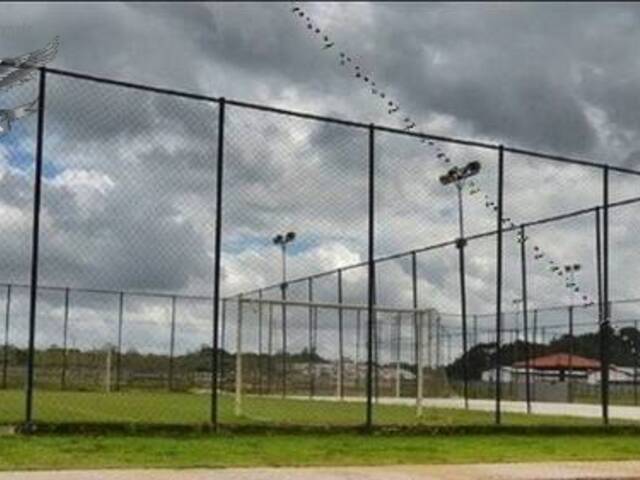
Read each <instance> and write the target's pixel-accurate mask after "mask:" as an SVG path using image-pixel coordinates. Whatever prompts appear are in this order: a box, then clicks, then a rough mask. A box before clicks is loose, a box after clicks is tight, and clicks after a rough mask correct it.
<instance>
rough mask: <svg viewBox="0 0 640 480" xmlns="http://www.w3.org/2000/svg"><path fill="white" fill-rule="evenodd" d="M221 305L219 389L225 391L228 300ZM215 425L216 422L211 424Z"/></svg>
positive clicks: (224, 300)
mask: <svg viewBox="0 0 640 480" xmlns="http://www.w3.org/2000/svg"><path fill="white" fill-rule="evenodd" d="M221 303H222V305H221V306H222V314H221V316H222V318H221V319H220V322H221V323H222V325H221V327H220V337H221V338H220V339H219V341H218V345H219V347H220V348H218V352H217V357H218V368H217V371H218V389H223V388H224V375H225V372H226V370H225V367H224V355H225V347H226V338H227V299H226V298H223V299H221ZM211 423H214V422H211Z"/></svg>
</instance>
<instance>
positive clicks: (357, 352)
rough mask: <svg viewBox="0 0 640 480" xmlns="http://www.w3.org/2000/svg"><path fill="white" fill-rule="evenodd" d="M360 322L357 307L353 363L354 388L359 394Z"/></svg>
mask: <svg viewBox="0 0 640 480" xmlns="http://www.w3.org/2000/svg"><path fill="white" fill-rule="evenodd" d="M360 323H361V319H360V309H358V310H356V361H355V365H354V367H355V370H356V372H355V374H356V390H357V391H358V395H360V392H359V390H360V339H361V337H362V331H361V326H360Z"/></svg>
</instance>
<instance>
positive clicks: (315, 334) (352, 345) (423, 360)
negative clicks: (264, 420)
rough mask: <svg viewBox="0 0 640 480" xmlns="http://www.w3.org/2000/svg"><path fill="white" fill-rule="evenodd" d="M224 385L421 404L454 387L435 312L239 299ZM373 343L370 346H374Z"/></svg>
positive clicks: (226, 315)
mask: <svg viewBox="0 0 640 480" xmlns="http://www.w3.org/2000/svg"><path fill="white" fill-rule="evenodd" d="M221 328H222V337H221V338H222V341H221V350H222V351H221V361H220V362H219V364H220V369H221V371H220V372H219V374H220V379H221V381H220V384H221V385H222V389H223V390H224V391H226V392H228V393H229V394H232V395H233V397H234V404H235V407H234V408H235V412H236V414H242V413H243V398H244V397H247V396H265V397H271V398H287V399H297V400H303V399H309V400H337V401H364V400H365V399H366V396H367V391H368V385H369V384H370V385H371V391H372V395H373V397H374V399H375V401H376V402H385V403H390V404H393V403H398V404H405V405H406V404H410V405H415V406H416V408H417V409H418V412H420V409H421V407H422V403H421V401H422V399H423V398H424V397H425V396H427V395H428V396H441V395H442V394H443V391H444V390H446V389H447V388H448V382H447V379H446V374H445V371H444V368H443V367H444V362H443V353H444V349H443V348H442V345H443V342H442V337H443V327H442V325H441V321H440V316H439V314H438V312H437V311H436V310H434V309H406V308H396V307H389V306H381V305H377V306H375V307H374V308H373V314H372V315H371V319H370V315H369V309H368V306H367V305H355V304H346V303H321V302H304V301H283V300H273V299H268V300H267V299H256V298H243V297H238V298H234V299H226V300H225V301H224V304H223V318H222V325H221ZM370 344H371V348H369V345H370Z"/></svg>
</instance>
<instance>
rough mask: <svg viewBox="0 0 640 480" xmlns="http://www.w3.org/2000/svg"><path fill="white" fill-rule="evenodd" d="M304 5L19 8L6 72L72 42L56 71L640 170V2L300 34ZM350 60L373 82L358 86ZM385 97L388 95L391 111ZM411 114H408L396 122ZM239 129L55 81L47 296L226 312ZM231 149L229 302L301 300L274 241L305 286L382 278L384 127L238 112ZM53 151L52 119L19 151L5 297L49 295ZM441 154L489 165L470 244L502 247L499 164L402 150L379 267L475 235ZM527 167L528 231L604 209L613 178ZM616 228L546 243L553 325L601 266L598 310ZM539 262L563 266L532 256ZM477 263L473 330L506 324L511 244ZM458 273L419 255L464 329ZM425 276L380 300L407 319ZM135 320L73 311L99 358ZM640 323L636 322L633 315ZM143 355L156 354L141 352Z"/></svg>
mask: <svg viewBox="0 0 640 480" xmlns="http://www.w3.org/2000/svg"><path fill="white" fill-rule="evenodd" d="M292 7H293V4H289V3H280V4H279V3H265V4H251V3H243V4H233V3H224V4H198V3H193V4H184V3H180V4H147V3H145V4H117V3H109V4H97V5H94V4H87V5H84V6H83V5H81V4H77V3H74V4H68V5H67V4H55V5H54V4H4V5H3V15H2V19H1V20H0V56H2V57H3V58H6V57H14V56H17V55H20V54H24V53H26V52H30V51H33V50H36V49H38V48H42V47H43V46H44V45H45V44H46V43H47V42H49V41H50V40H51V39H52V38H53V37H54V36H56V35H58V36H59V37H60V43H61V45H60V48H59V52H58V55H57V56H56V58H55V59H54V60H53V62H52V63H51V66H54V67H57V68H61V69H70V70H76V71H81V72H86V73H90V74H93V75H98V76H108V77H113V78H117V79H122V80H128V81H132V82H140V83H149V84H153V85H157V86H164V87H169V88H176V89H184V90H189V91H194V92H198V93H203V94H208V95H212V96H225V97H227V98H232V99H238V100H245V101H250V102H258V103H266V104H270V105H274V106H279V107H284V108H291V109H295V110H304V111H312V112H316V113H319V114H328V115H334V116H338V117H345V118H349V119H354V120H360V121H363V122H366V123H369V122H375V123H378V124H384V125H389V126H394V127H399V128H402V127H403V126H406V124H407V122H405V121H404V119H405V118H410V119H411V122H415V124H416V127H415V128H414V130H416V131H422V132H427V133H437V134H443V135H450V136H456V137H465V138H476V139H479V140H484V141H490V142H495V143H504V144H508V145H513V146H520V147H524V148H529V149H536V150H542V151H546V152H556V153H561V154H567V155H574V156H581V157H585V158H590V159H593V160H595V161H600V162H606V163H610V164H612V165H621V166H626V167H629V168H635V169H638V170H640V130H639V129H638V127H639V122H640V120H639V118H640V117H639V116H638V114H637V112H638V110H639V107H640V105H639V102H640V100H639V99H640V95H639V94H640V91H639V89H640V87H638V85H640V83H639V82H638V81H637V78H638V76H639V75H640V60H639V59H638V58H637V56H636V55H635V53H636V52H635V50H636V48H637V47H636V46H637V44H638V40H640V38H639V37H640V33H639V32H638V30H637V28H636V27H637V25H638V20H639V19H640V9H638V7H636V6H635V5H634V4H610V3H607V4H601V5H597V4H566V5H563V4H524V3H520V4H446V3H438V4H413V3H412V4H402V3H398V2H393V3H375V4H368V3H353V4H346V5H345V4H338V3H335V4H334V3H317V4H315V3H310V4H304V5H302V6H301V7H302V9H303V16H302V17H301V16H299V15H298V12H292V11H291V9H292ZM309 23H311V24H312V27H311V28H309V27H308V24H309ZM316 29H318V30H320V32H319V33H315V30H316ZM324 35H327V36H328V37H329V41H330V42H331V44H332V46H331V47H330V48H325V47H326V44H327V41H326V40H324V39H323V37H324ZM340 53H344V54H345V56H344V57H341V56H340ZM347 57H349V58H350V59H351V62H350V63H347V64H345V65H344V66H343V65H341V64H340V59H341V58H347ZM354 65H358V66H359V67H360V71H361V72H363V73H362V75H361V77H360V78H356V76H355V70H354ZM365 76H366V77H368V78H369V79H371V81H372V80H373V79H375V82H376V87H375V89H376V90H377V91H378V93H376V94H375V95H374V94H373V92H372V89H371V86H370V83H367V84H365V83H364V81H363V78H364V77H365ZM35 88H36V84H35V82H32V83H30V84H27V85H25V86H23V87H20V88H15V89H11V90H7V91H3V92H0V104H1V105H2V108H7V107H11V106H15V105H16V104H19V103H21V102H23V101H28V100H30V99H33V98H34V95H35V94H36V93H35V92H36V90H35ZM380 92H384V94H385V99H381V98H380ZM389 101H393V102H394V105H399V106H400V111H398V112H394V113H391V114H389V113H388V109H389V105H388V102H389ZM217 115H218V112H217V106H216V105H213V104H207V103H203V102H195V101H187V100H183V99H177V98H171V97H166V96H160V95H155V94H149V93H140V92H136V91H129V90H125V89H121V88H114V87H108V86H100V85H96V84H92V83H90V82H84V81H78V80H71V79H67V78H62V77H56V76H50V77H49V79H48V90H47V114H46V134H45V139H46V147H45V160H46V170H45V173H46V180H45V185H44V192H43V217H42V218H43V225H42V243H41V254H42V264H41V281H42V283H44V284H47V285H60V286H71V287H84V288H98V289H100V288H103V289H113V290H135V291H161V292H168V293H192V294H197V295H205V296H208V295H210V292H211V282H212V252H213V249H214V245H213V222H214V217H215V210H214V209H213V206H214V202H215V156H216V136H217V122H216V118H217ZM225 128H226V136H225V149H226V165H225V176H224V187H223V188H224V233H223V253H224V256H223V289H224V292H225V293H226V294H230V293H237V292H240V291H243V290H246V289H253V288H258V287H262V286H265V285H269V284H273V283H275V282H277V281H279V275H280V270H279V256H278V255H279V254H278V251H277V250H276V249H275V248H274V247H273V246H272V245H271V244H270V239H271V237H272V236H273V235H274V234H275V233H279V232H282V231H287V230H289V229H295V230H296V231H297V232H298V240H297V241H296V242H295V244H294V246H293V247H292V249H291V256H290V261H289V272H290V274H291V275H292V276H294V277H298V276H304V275H308V274H313V273H318V272H322V271H325V270H329V269H334V268H337V267H341V266H346V265H349V264H353V263H357V262H360V261H362V260H364V259H365V258H366V252H367V243H366V239H367V230H366V227H367V217H366V213H367V197H366V194H367V178H366V172H367V142H368V139H367V134H366V131H365V130H362V129H354V128H347V127H342V126H337V125H329V124H322V123H318V122H311V121H303V120H300V119H295V118H289V117H282V116H278V115H274V114H268V113H259V112H255V111H250V110H243V109H239V108H237V107H229V108H228V111H227V121H226V125H225ZM34 132H35V118H33V117H31V118H28V119H26V120H24V121H23V122H20V123H19V124H17V125H15V126H14V128H13V130H12V131H11V132H10V134H8V135H5V136H3V137H2V138H1V140H2V144H1V145H0V153H2V160H1V166H2V179H1V180H0V202H1V203H0V206H1V209H2V214H1V215H0V217H1V218H0V224H1V225H2V231H3V239H2V241H1V245H2V250H3V254H2V255H1V257H0V267H1V268H2V270H3V271H4V272H5V273H4V274H3V277H4V281H6V282H26V281H28V278H29V277H28V272H29V252H30V237H29V229H30V225H31V217H30V208H31V204H32V203H31V202H32V196H31V195H32V175H33V169H32V159H33V141H34ZM437 148H440V149H441V150H436V149H437ZM437 151H442V152H444V153H445V155H446V156H447V158H450V159H451V160H452V162H453V164H456V163H463V162H467V161H469V160H479V161H481V162H482V164H483V171H482V173H481V175H480V176H479V177H478V178H477V179H476V182H477V183H476V185H477V186H478V187H479V188H480V191H479V192H476V193H472V192H473V191H474V188H473V187H474V186H473V185H472V186H469V185H468V186H467V187H468V188H466V189H465V205H466V219H467V220H466V226H467V232H468V233H478V232H481V231H486V230H491V229H493V228H494V227H495V219H494V215H493V212H492V210H491V208H487V207H486V206H485V202H486V201H487V200H486V198H490V199H491V200H495V191H496V187H495V172H496V168H495V167H496V154H495V152H492V151H482V150H479V149H472V148H466V147H465V148H462V147H459V146H447V145H444V144H442V145H437V146H434V147H430V146H428V145H425V144H423V143H421V142H420V141H419V140H417V139H412V138H407V137H400V136H396V135H391V134H382V133H381V134H378V135H377V136H376V154H377V156H376V158H377V166H376V168H377V192H376V207H377V221H376V229H377V244H376V254H377V255H378V256H382V255H386V254H392V253H397V252H402V251H407V250H411V249H416V248H420V247H423V246H426V245H430V244H434V243H438V242H442V241H446V240H451V239H452V238H454V237H455V236H456V235H457V230H456V229H457V224H456V210H455V206H456V203H455V193H454V191H452V190H445V189H443V188H442V187H441V186H440V185H439V184H438V182H437V178H438V176H439V175H440V174H441V173H442V171H443V169H444V168H445V165H444V164H443V163H442V162H441V161H440V159H438V158H437V156H436V152H437ZM506 170H507V171H506V174H505V176H506V178H505V181H506V186H505V188H506V205H505V216H508V217H509V218H510V219H511V220H512V221H513V222H515V223H519V222H522V221H529V220H533V219H536V218H542V217H546V216H550V215H556V214H560V213H563V212H567V211H571V210H576V209H579V208H587V207H593V206H595V205H597V204H598V203H599V202H600V201H601V174H600V172H599V171H598V170H594V169H588V168H578V167H568V166H564V165H559V164H556V163H553V162H548V161H542V160H534V159H531V158H523V157H516V156H510V157H509V156H508V157H507V169H506ZM612 181H613V185H612V197H613V199H614V200H620V199H624V198H630V197H633V196H637V195H638V192H640V188H638V187H639V186H640V181H639V179H638V178H637V177H636V178H631V177H626V176H623V175H614V176H613V178H612ZM485 195H486V197H485ZM638 213H640V210H639V209H638V207H637V206H634V207H624V208H620V209H617V210H616V211H615V212H614V213H612V247H614V249H613V252H612V258H611V261H612V272H613V277H612V295H611V296H612V298H629V297H633V296H640V295H638V291H637V288H636V286H635V285H634V284H633V283H632V282H631V281H630V280H629V279H630V278H634V276H635V278H638V275H640V265H639V262H638V260H637V255H634V249H635V248H636V247H635V238H637V230H638V228H639V227H638V224H637V222H636V223H634V221H633V219H634V218H637V214H638ZM594 228H595V226H594V218H593V215H586V216H583V217H580V218H577V219H573V220H568V221H564V222H559V223H557V224H554V225H551V226H545V227H539V228H533V229H531V231H530V232H529V235H530V237H531V238H530V242H529V248H528V253H527V255H528V258H529V260H530V295H531V302H532V304H533V305H535V306H539V307H543V306H546V305H555V304H558V303H566V302H569V301H572V300H575V299H577V298H579V296H578V297H572V296H571V294H570V293H569V292H568V291H567V289H566V288H564V286H563V285H564V283H565V280H564V279H563V278H559V277H558V276H557V275H555V274H553V273H552V272H550V271H549V265H548V264H547V263H545V262H546V261H547V260H548V259H554V261H556V262H557V263H558V264H563V263H568V262H571V263H573V262H580V263H581V264H582V265H583V267H584V268H583V270H582V272H581V273H580V275H579V282H580V288H581V294H585V293H586V294H588V295H589V298H595V295H596V286H595V259H594V256H595V253H594V248H595V237H594V233H593V232H594ZM534 245H537V246H539V247H540V248H541V250H542V251H544V252H545V257H544V258H543V259H538V260H536V259H534V255H535V253H536V252H534V250H533V246H534ZM518 248H519V246H518V244H517V243H516V242H515V241H514V240H513V235H509V236H508V239H507V242H506V247H505V249H506V267H505V268H506V271H505V305H506V306H510V304H511V302H512V300H513V299H515V298H517V297H519V296H520V284H519V282H520V278H519V272H520V270H519V263H518V262H519V250H518ZM467 255H468V259H467V264H468V280H467V283H468V289H469V304H470V305H469V308H470V311H471V312H478V313H484V312H491V310H492V309H493V308H494V306H493V305H492V302H493V301H494V299H495V244H494V243H493V240H492V239H485V240H482V241H477V242H472V243H470V245H469V247H468V251H467ZM457 258H458V257H457V251H456V250H455V248H453V247H448V248H446V249H439V250H436V251H432V252H427V253H425V254H421V255H419V256H418V259H417V263H418V270H419V271H418V276H419V295H420V299H421V305H423V306H433V307H435V308H437V309H439V310H440V311H443V312H453V313H455V312H457V310H458V277H457V275H458V272H457ZM622 272H623V273H622ZM410 279H411V264H410V259H408V258H404V259H401V260H398V261H394V262H388V263H386V264H383V265H381V266H380V267H379V278H378V297H379V301H380V302H382V303H385V304H393V305H397V306H405V307H409V306H410V305H411V283H410ZM365 280H366V274H365V271H364V270H363V269H356V270H351V271H348V272H345V273H344V278H343V281H344V285H345V287H344V288H345V298H346V299H348V301H350V302H352V303H362V302H364V299H365V298H366V297H365V296H364V295H365V292H366V290H365V288H366V281H365ZM275 293H276V294H277V292H275ZM307 293H308V286H307V285H306V284H305V285H299V286H292V287H291V292H290V294H291V295H292V296H296V297H298V298H306V295H307ZM314 294H315V298H316V299H320V300H324V301H335V299H336V298H335V297H336V277H335V276H332V277H327V278H324V279H322V280H318V281H317V282H316V284H315V285H314ZM61 298H62V297H61V294H60V293H58V294H50V295H48V296H46V298H44V297H43V301H42V304H43V308H42V309H41V312H43V313H41V316H42V317H43V320H42V324H43V325H46V326H48V327H49V328H50V330H49V331H50V332H52V333H51V334H50V335H51V337H50V336H49V334H47V335H45V336H44V338H43V339H42V341H43V342H46V343H54V342H55V341H56V340H55V339H54V338H53V337H54V336H55V333H54V332H56V331H58V328H57V326H58V325H59V322H60V319H61V316H62V300H61ZM131 298H132V299H131V300H129V301H128V302H127V305H126V309H125V310H126V312H127V317H128V318H129V319H130V321H129V325H134V324H135V325H145V323H144V322H148V323H149V324H151V325H159V324H162V325H166V324H167V322H168V321H169V319H170V312H169V306H168V305H169V304H168V303H167V301H165V300H161V301H160V300H158V301H151V300H149V301H140V300H139V299H138V300H134V299H133V297H131ZM114 302H115V300H114V299H113V298H111V297H108V296H106V297H105V298H94V297H91V298H90V295H88V294H87V295H82V294H76V296H75V298H74V299H73V300H72V305H73V306H74V309H75V313H74V314H73V315H75V316H76V318H81V319H82V322H81V321H80V320H78V322H77V323H78V324H79V325H78V327H77V328H84V330H85V334H84V335H85V337H86V338H89V339H90V341H92V342H93V343H94V344H95V343H99V342H103V343H104V342H105V341H110V340H109V339H111V338H112V335H113V331H114V329H113V325H114V321H113V317H114V312H117V308H116V307H117V306H116V305H115V303H114ZM16 309H17V310H16V312H18V310H20V308H19V307H16ZM23 310H24V309H23ZM196 310H198V311H199V312H200V313H199V314H198V315H196V313H194V312H195V311H196ZM187 311H188V312H189V313H188V314H187V313H185V312H187ZM182 313H183V322H185V325H186V324H187V323H188V322H192V323H193V324H194V325H196V324H197V325H201V326H202V327H203V330H202V332H203V333H202V338H201V337H200V336H199V335H200V334H195V333H194V334H189V335H190V336H189V341H188V343H189V346H195V345H199V344H201V343H206V341H207V340H206V335H207V330H206V325H207V311H206V309H203V308H201V305H200V306H194V305H191V306H189V307H188V308H187V307H186V306H185V307H184V309H183V312H182ZM633 314H634V310H633V309H627V310H625V311H624V314H623V313H622V312H621V313H620V318H622V317H623V316H624V317H625V318H627V317H628V316H629V315H631V316H633ZM73 315H72V318H73ZM300 315H302V313H301V314H300ZM24 317H25V316H24V315H23V314H18V313H16V318H21V319H22V318H24ZM629 318H631V317H629ZM587 320H589V319H587ZM20 321H21V322H22V321H23V320H20ZM302 321H303V319H302V318H301V319H300V322H302ZM136 322H137V323H136ZM451 322H452V324H453V323H455V320H451ZM96 325H99V327H96ZM96 328H98V330H96ZM132 328H133V327H132ZM185 328H186V327H185ZM194 328H195V327H194ZM18 330H19V329H18ZM23 330H24V329H23ZM159 330H160V329H159ZM161 330H162V332H163V333H162V334H161V335H160V337H158V338H159V339H158V340H157V342H158V344H162V345H164V344H166V338H165V337H166V336H167V335H165V333H167V332H168V330H167V329H161ZM143 331H144V329H143ZM147 331H148V330H147ZM96 332H100V333H99V334H97V333H96ZM78 335H80V334H78ZM185 335H186V334H185ZM327 335H330V333H328V334H327ZM96 337H98V339H97V340H96ZM131 338H137V339H140V340H139V341H140V342H142V338H143V334H139V336H138V337H131ZM82 341H83V342H85V343H86V342H89V340H82ZM136 341H137V340H136ZM146 341H149V342H151V340H149V339H148V338H147V339H146ZM79 342H80V340H79ZM185 342H187V340H185ZM58 343H59V342H58ZM134 343H135V342H134ZM138 346H139V345H138ZM185 348H186V347H185Z"/></svg>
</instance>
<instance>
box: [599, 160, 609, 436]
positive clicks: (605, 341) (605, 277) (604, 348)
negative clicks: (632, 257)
mask: <svg viewBox="0 0 640 480" xmlns="http://www.w3.org/2000/svg"><path fill="white" fill-rule="evenodd" d="M602 183H603V185H602V197H603V198H602V290H603V291H602V293H603V303H602V313H603V317H602V322H601V324H600V341H601V350H600V355H601V367H602V371H601V375H602V420H603V422H604V424H605V425H608V424H609V340H610V335H609V329H610V322H611V312H610V308H611V306H610V305H609V166H607V165H605V167H604V169H603V178H602Z"/></svg>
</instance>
